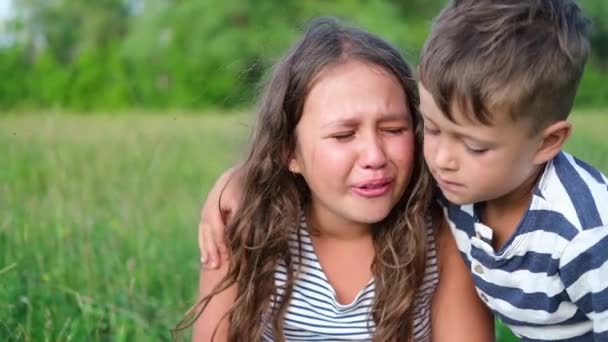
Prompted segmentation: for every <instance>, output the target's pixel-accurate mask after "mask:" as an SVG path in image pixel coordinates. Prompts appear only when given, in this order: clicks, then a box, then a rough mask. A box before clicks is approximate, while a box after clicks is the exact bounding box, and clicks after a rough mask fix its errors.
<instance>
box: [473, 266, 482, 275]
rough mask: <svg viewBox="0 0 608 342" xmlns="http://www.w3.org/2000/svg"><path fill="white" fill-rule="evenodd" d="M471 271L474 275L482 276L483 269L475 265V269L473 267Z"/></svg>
mask: <svg viewBox="0 0 608 342" xmlns="http://www.w3.org/2000/svg"><path fill="white" fill-rule="evenodd" d="M473 271H475V273H477V274H483V267H481V265H479V264H477V265H475V267H473Z"/></svg>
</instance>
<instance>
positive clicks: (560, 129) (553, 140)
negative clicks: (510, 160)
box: [534, 120, 572, 164]
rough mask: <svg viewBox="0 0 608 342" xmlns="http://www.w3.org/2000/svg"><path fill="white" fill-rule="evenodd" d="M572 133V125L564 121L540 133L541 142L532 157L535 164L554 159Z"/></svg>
mask: <svg viewBox="0 0 608 342" xmlns="http://www.w3.org/2000/svg"><path fill="white" fill-rule="evenodd" d="M571 133H572V124H571V123H570V122H568V121H566V120H562V121H558V122H555V123H553V124H551V125H549V126H548V127H547V128H545V129H544V130H543V131H542V133H541V134H542V136H541V141H540V145H539V148H538V151H536V156H535V157H534V162H535V164H543V163H546V162H547V161H549V160H551V159H553V158H555V156H556V155H557V154H558V153H559V152H560V151H561V150H562V147H563V146H564V144H565V143H566V141H567V140H568V138H569V137H570V134H571Z"/></svg>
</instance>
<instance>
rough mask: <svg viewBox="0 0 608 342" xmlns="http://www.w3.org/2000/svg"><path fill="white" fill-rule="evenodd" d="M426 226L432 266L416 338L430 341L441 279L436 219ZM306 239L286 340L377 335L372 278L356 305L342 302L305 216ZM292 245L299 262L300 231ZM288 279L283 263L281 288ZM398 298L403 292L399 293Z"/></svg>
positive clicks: (419, 297) (268, 336)
mask: <svg viewBox="0 0 608 342" xmlns="http://www.w3.org/2000/svg"><path fill="white" fill-rule="evenodd" d="M426 229H427V234H428V238H427V241H428V254H427V260H426V270H425V276H424V279H423V283H422V285H421V287H420V289H419V291H418V293H417V294H416V299H415V303H414V305H415V308H414V322H413V323H414V324H413V329H414V337H415V340H416V341H430V337H431V316H430V313H431V299H432V296H433V293H434V291H435V287H436V286H437V282H438V273H437V272H438V270H437V258H436V251H435V242H434V233H433V229H432V227H431V225H430V223H429V225H428V227H427V228H426ZM300 239H301V248H302V258H301V260H302V264H301V265H300V272H299V273H298V274H297V278H296V281H295V284H294V287H293V294H292V298H291V300H290V302H289V304H288V307H287V312H286V314H285V318H284V321H283V329H284V335H285V336H284V337H285V340H286V341H371V339H372V336H373V333H374V322H373V319H372V317H371V314H370V312H371V308H372V304H373V299H374V281H373V280H370V281H369V283H368V284H367V286H365V288H363V289H362V290H361V292H359V294H358V295H357V296H356V298H355V299H354V300H353V302H352V303H350V304H345V305H343V304H340V303H339V302H338V299H337V297H336V293H335V291H334V289H333V288H332V286H331V284H330V283H329V281H328V279H327V277H326V276H325V273H323V269H322V267H321V265H320V264H319V260H318V259H317V256H316V254H315V250H314V246H313V244H312V241H311V239H310V235H309V234H308V230H307V229H306V222H305V220H304V219H303V220H301V224H300ZM290 246H291V253H292V256H293V259H294V261H296V262H297V260H298V255H299V252H298V236H297V234H296V232H294V233H293V234H292V235H291V241H290ZM296 267H297V265H296ZM286 279H287V276H286V268H285V267H284V266H278V267H277V270H276V272H275V284H276V285H277V288H282V287H283V285H284V284H285V281H286ZM279 291H280V290H279ZM277 294H278V295H280V294H281V293H277ZM395 296H399V294H398V293H396V294H395ZM273 303H274V302H273ZM273 340H274V338H273V335H272V328H271V326H270V325H268V326H267V327H266V330H265V332H264V341H273Z"/></svg>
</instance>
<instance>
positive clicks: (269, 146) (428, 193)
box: [177, 18, 432, 341]
mask: <svg viewBox="0 0 608 342" xmlns="http://www.w3.org/2000/svg"><path fill="white" fill-rule="evenodd" d="M353 59H354V60H359V61H364V62H366V63H370V64H374V65H377V66H379V67H382V68H384V69H385V70H386V71H388V72H390V73H391V74H393V75H394V76H395V77H396V79H397V80H399V82H400V84H401V86H402V87H403V90H404V92H405V94H406V96H407V101H408V103H407V105H408V106H409V109H410V112H411V113H412V117H413V125H414V129H415V132H416V148H415V150H416V156H415V165H414V170H413V176H412V178H411V180H410V183H409V185H408V187H407V190H406V192H405V194H404V196H403V198H402V199H401V200H400V201H399V203H398V204H397V205H396V206H395V207H394V208H393V210H392V211H391V213H390V214H389V215H388V217H386V218H385V219H384V220H383V221H382V222H379V223H377V224H375V225H374V229H373V232H374V236H373V240H374V247H375V250H376V255H375V257H374V260H373V263H372V274H373V276H374V281H375V288H376V289H375V298H374V303H373V307H372V318H373V322H374V324H375V334H374V341H395V340H401V341H404V340H411V339H412V330H413V327H412V322H413V311H414V299H415V295H416V292H417V290H418V287H419V285H420V284H421V282H422V279H423V277H424V269H425V259H426V232H425V226H426V224H427V222H428V221H427V218H428V212H429V205H430V202H431V197H432V183H431V182H432V181H431V177H430V176H429V173H428V172H427V170H426V168H425V166H424V162H423V159H422V155H421V153H420V152H421V151H422V149H421V148H422V145H421V141H422V134H421V133H422V132H421V130H422V124H421V119H420V114H419V112H418V104H419V100H418V93H417V87H416V81H415V79H414V77H413V74H412V69H411V68H410V66H409V65H408V64H407V63H406V62H405V60H404V59H403V57H402V56H401V54H400V53H399V52H398V50H396V49H395V48H394V47H392V46H391V45H390V44H389V43H387V42H385V41H384V40H382V39H381V38H379V37H377V36H375V35H373V34H371V33H369V32H365V31H362V30H360V29H356V28H351V27H346V26H344V25H342V24H341V23H340V22H338V21H337V20H336V19H333V18H320V19H317V20H314V21H313V22H312V23H311V24H310V25H309V27H308V29H307V30H306V32H305V33H304V34H303V37H302V38H301V40H300V41H299V42H297V43H296V44H295V45H294V46H293V47H292V48H291V49H290V50H289V51H288V53H287V54H286V55H285V56H284V57H283V59H282V60H281V61H280V62H278V63H277V64H276V65H275V67H274V70H273V73H272V75H271V78H270V80H269V82H268V83H267V85H266V88H265V91H264V95H263V97H262V99H261V103H260V107H259V111H258V122H257V126H256V128H255V130H254V133H253V138H252V142H251V145H250V146H251V149H250V151H249V154H248V157H247V159H246V161H245V162H244V164H243V166H242V174H243V196H242V199H241V203H240V206H239V209H238V212H236V213H235V216H234V219H233V221H232V222H231V224H230V225H229V227H228V229H227V241H228V245H229V249H230V254H231V257H230V265H229V270H228V273H227V275H226V276H225V277H224V279H223V280H222V281H221V282H220V283H219V284H218V285H217V286H216V287H215V289H214V290H213V291H212V292H211V293H210V294H209V295H208V296H206V297H205V298H202V299H201V300H200V301H199V302H198V303H197V304H196V305H195V306H194V307H193V309H191V310H190V311H189V313H188V314H187V318H185V319H184V320H183V321H182V322H180V324H179V325H178V328H177V329H183V328H185V327H188V326H190V325H191V324H193V322H194V321H196V319H197V318H198V317H199V316H200V315H201V313H202V312H203V311H204V310H205V308H206V306H207V304H208V303H209V300H210V299H211V298H212V297H213V296H214V295H216V294H218V293H220V292H222V291H224V290H226V289H227V288H228V287H231V286H235V285H236V287H237V288H238V291H237V292H238V294H237V298H236V301H235V302H234V305H232V307H231V308H230V310H229V312H228V313H227V315H228V316H229V317H228V318H229V322H230V324H229V325H230V327H229V340H230V341H259V340H261V337H262V332H263V330H264V327H265V326H267V325H269V324H272V329H273V333H274V336H276V339H277V340H278V341H284V337H283V318H284V314H285V312H286V309H287V307H288V305H289V301H290V298H291V294H292V290H293V283H294V279H295V276H296V274H297V272H298V269H297V267H296V266H295V265H296V264H299V263H297V262H296V260H293V256H292V254H291V253H290V249H289V232H290V231H292V230H293V229H295V228H296V227H298V224H299V219H300V215H301V212H300V211H301V208H302V206H305V205H306V203H307V202H308V201H309V198H310V194H309V189H308V187H307V186H306V183H304V181H303V179H302V178H301V177H297V176H294V175H293V174H291V173H290V172H289V170H288V169H287V160H288V158H289V156H290V154H291V153H292V152H293V150H294V146H295V139H296V138H295V128H296V125H297V124H298V121H299V120H300V117H301V115H302V110H303V107H304V102H305V101H306V97H307V94H308V92H309V90H310V88H311V85H312V83H313V82H314V81H315V78H316V77H317V76H318V75H319V74H320V72H321V71H323V70H324V69H326V68H329V67H331V66H335V65H337V64H340V63H344V62H346V61H348V60H353ZM279 263H281V264H283V265H284V266H285V267H286V269H287V270H290V271H291V272H287V274H288V279H287V281H286V285H285V287H284V288H283V289H277V288H276V285H275V278H274V277H275V268H276V266H277V265H278V264H279ZM279 290H282V291H281V292H282V293H284V295H283V296H276V297H277V298H276V301H277V304H276V305H272V304H271V303H272V298H273V295H274V294H275V293H277V292H278V291H279Z"/></svg>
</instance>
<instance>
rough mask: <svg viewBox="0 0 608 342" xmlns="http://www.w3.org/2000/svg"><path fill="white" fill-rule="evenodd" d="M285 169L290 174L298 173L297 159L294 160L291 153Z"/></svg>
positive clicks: (293, 154) (298, 164) (293, 155)
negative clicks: (287, 169)
mask: <svg viewBox="0 0 608 342" xmlns="http://www.w3.org/2000/svg"><path fill="white" fill-rule="evenodd" d="M287 167H288V168H289V171H290V172H291V173H300V163H299V162H298V158H296V156H295V153H292V154H291V157H289V161H288V162H287Z"/></svg>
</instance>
